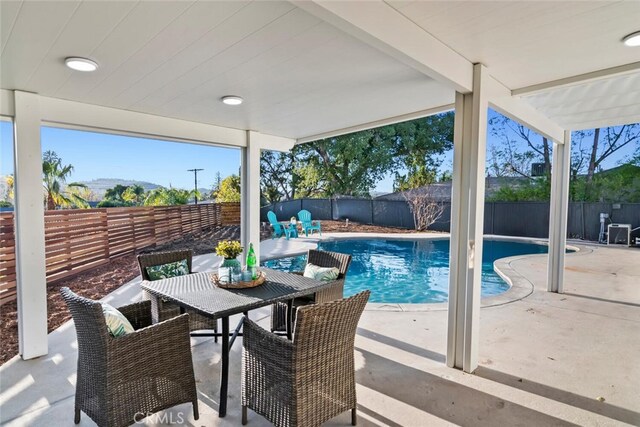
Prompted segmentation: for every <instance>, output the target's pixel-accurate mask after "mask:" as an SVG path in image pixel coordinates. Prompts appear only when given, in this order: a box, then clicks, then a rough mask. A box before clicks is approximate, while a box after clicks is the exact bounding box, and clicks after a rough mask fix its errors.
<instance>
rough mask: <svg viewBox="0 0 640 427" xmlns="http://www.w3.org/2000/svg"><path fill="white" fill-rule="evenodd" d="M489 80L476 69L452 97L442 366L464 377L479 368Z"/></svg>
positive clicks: (478, 68)
mask: <svg viewBox="0 0 640 427" xmlns="http://www.w3.org/2000/svg"><path fill="white" fill-rule="evenodd" d="M489 78H490V76H489V75H488V74H487V70H486V68H485V67H484V66H483V65H481V64H476V65H475V66H474V78H473V88H474V90H473V93H471V94H462V93H459V92H458V93H457V94H456V116H455V125H454V126H455V127H454V143H453V150H454V151H453V188H452V198H451V246H450V247H451V249H450V276H449V322H448V339H447V365H448V366H450V367H455V368H459V369H463V370H464V371H465V372H473V371H474V370H475V369H476V368H477V366H478V343H479V326H480V280H481V273H482V237H483V228H484V186H485V160H486V145H487V114H488V108H489V100H488V96H487V81H488V79H489Z"/></svg>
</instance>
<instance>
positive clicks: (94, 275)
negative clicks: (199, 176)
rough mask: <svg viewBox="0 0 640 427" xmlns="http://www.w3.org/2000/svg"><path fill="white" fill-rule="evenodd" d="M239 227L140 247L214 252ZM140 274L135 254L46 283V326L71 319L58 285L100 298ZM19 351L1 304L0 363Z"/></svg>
mask: <svg viewBox="0 0 640 427" xmlns="http://www.w3.org/2000/svg"><path fill="white" fill-rule="evenodd" d="M322 231H325V232H370V233H373V232H384V233H407V232H413V231H412V230H406V229H400V228H391V227H380V226H374V225H365V224H357V223H353V222H350V223H349V226H348V227H347V226H346V224H345V223H344V222H341V221H322ZM261 234H262V235H261V237H262V239H266V238H269V236H270V232H269V231H268V230H267V228H266V227H263V231H262V233H261ZM239 238H240V227H239V226H229V227H224V228H222V229H219V230H211V231H208V232H205V233H201V234H198V235H189V236H185V237H184V238H182V239H179V240H174V241H172V242H170V243H167V244H165V245H162V246H157V247H154V248H150V249H146V250H142V251H140V252H139V253H144V252H156V251H164V250H177V249H191V250H193V253H194V255H201V254H206V253H211V252H214V250H215V247H216V245H217V244H218V242H219V241H220V240H229V239H231V240H238V239H239ZM138 275H139V270H138V263H137V261H136V254H130V255H125V256H122V257H119V258H116V259H114V260H113V261H111V262H110V263H109V264H106V265H102V266H100V267H97V268H96V269H94V270H89V271H85V272H83V273H80V274H78V275H77V276H73V277H69V278H67V279H64V280H60V281H58V282H55V283H52V284H49V285H48V286H47V313H48V319H49V322H48V329H49V332H51V331H53V330H54V329H56V328H57V327H59V326H60V325H62V324H63V323H64V322H66V321H67V320H69V319H70V318H71V315H70V314H69V311H68V310H67V307H66V306H65V304H64V301H63V300H62V298H61V297H60V288H61V287H63V286H67V287H69V288H71V289H72V290H73V291H74V292H76V293H78V294H79V295H82V296H84V297H87V298H91V299H100V298H102V297H104V296H105V295H107V294H109V293H110V292H112V291H114V290H115V289H117V288H118V287H120V286H122V285H123V284H125V283H127V282H129V281H130V280H132V279H134V278H135V277H136V276H138ZM16 354H18V321H17V306H16V302H15V301H13V302H10V303H7V304H4V305H2V306H0V365H1V364H3V363H5V362H6V361H7V360H9V359H11V358H12V357H13V356H15V355H16Z"/></svg>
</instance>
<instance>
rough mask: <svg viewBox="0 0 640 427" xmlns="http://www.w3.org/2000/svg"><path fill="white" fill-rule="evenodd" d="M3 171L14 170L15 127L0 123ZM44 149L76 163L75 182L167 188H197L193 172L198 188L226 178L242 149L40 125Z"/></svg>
mask: <svg viewBox="0 0 640 427" xmlns="http://www.w3.org/2000/svg"><path fill="white" fill-rule="evenodd" d="M0 138H2V141H1V144H0V145H1V151H0V156H1V157H0V159H1V160H0V175H6V174H9V173H12V172H13V160H12V159H13V157H12V156H13V154H12V148H11V125H10V123H8V122H1V124H0ZM42 150H43V151H46V150H53V151H55V152H56V153H57V154H58V155H59V156H60V157H61V158H62V161H63V163H64V164H69V163H70V164H72V165H73V166H74V172H73V175H72V176H71V181H90V180H92V179H95V178H120V179H132V180H138V181H148V182H152V183H154V184H159V185H163V186H165V187H168V186H169V185H172V186H174V187H179V188H187V189H191V188H193V172H187V169H194V168H198V169H204V171H201V172H198V187H200V188H211V186H212V185H213V183H214V180H215V176H216V172H218V171H219V172H220V174H221V175H222V177H223V178H224V177H225V176H228V175H231V174H237V173H238V169H239V167H240V150H238V149H230V148H220V147H211V146H206V145H199V144H186V143H175V142H167V141H158V140H150V139H144V138H133V137H126V136H116V135H109V134H103V133H94V132H83V131H75V130H66V129H59V128H51V127H42Z"/></svg>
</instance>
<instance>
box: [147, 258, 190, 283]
mask: <svg viewBox="0 0 640 427" xmlns="http://www.w3.org/2000/svg"><path fill="white" fill-rule="evenodd" d="M147 274H148V275H149V280H160V279H168V278H169V277H177V276H184V275H185V274H189V264H187V260H186V259H183V260H180V261H176V262H170V263H168V264H161V265H154V266H152V267H147Z"/></svg>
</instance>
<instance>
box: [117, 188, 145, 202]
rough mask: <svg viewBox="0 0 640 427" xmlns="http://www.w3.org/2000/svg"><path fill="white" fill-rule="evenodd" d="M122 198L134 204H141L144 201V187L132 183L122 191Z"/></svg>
mask: <svg viewBox="0 0 640 427" xmlns="http://www.w3.org/2000/svg"><path fill="white" fill-rule="evenodd" d="M120 198H121V199H122V200H123V201H125V202H128V203H131V204H132V205H135V206H140V205H141V204H142V203H143V202H144V188H143V187H142V186H141V185H138V184H134V185H130V186H129V187H127V188H126V189H125V190H124V191H123V192H122V194H121V196H120Z"/></svg>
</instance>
